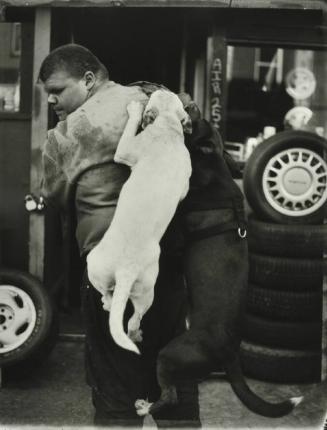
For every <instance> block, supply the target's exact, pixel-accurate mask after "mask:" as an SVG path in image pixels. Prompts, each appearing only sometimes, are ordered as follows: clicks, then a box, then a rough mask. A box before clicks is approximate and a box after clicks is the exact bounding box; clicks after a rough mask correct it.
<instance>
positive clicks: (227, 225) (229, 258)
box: [135, 120, 301, 417]
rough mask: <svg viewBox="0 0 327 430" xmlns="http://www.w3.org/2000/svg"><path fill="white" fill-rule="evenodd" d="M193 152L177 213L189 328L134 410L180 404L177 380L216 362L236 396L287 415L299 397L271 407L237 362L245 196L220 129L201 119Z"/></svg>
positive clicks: (168, 350) (164, 356) (165, 354)
mask: <svg viewBox="0 0 327 430" xmlns="http://www.w3.org/2000/svg"><path fill="white" fill-rule="evenodd" d="M186 144H187V146H188V149H189V151H190V153H191V157H192V167H193V173H192V177H191V184H190V185H191V187H190V191H189V194H188V196H187V197H186V199H185V201H184V204H183V207H182V209H181V210H182V211H183V214H184V215H183V217H184V225H185V226H186V233H187V238H188V242H187V247H186V252H185V262H184V265H185V278H186V284H187V288H188V293H189V308H190V309H189V320H190V328H189V330H188V331H186V332H185V333H183V334H182V335H181V336H179V337H177V338H175V339H174V340H172V341H171V342H170V343H169V344H168V345H167V346H166V347H165V348H164V349H162V350H161V351H160V354H159V357H158V362H157V378H158V382H159V385H160V388H161V397H160V398H159V400H158V401H157V402H155V403H153V404H149V403H146V402H145V401H143V400H139V401H137V402H136V404H135V406H136V409H137V412H138V413H139V415H145V414H146V413H150V414H153V413H156V412H158V411H159V410H161V409H162V408H164V407H167V406H169V405H173V404H176V403H177V402H178V399H177V393H176V387H175V381H176V379H177V378H179V377H187V376H188V375H189V376H192V377H194V376H198V377H200V376H202V377H203V376H205V375H207V374H208V373H209V372H210V371H212V370H214V369H215V368H217V364H218V363H219V364H221V365H222V366H223V368H224V370H225V372H226V375H227V377H228V379H229V381H230V383H231V386H232V388H233V390H234V392H235V394H236V395H237V396H238V398H239V399H240V400H241V401H242V402H243V403H244V404H245V405H246V406H247V407H248V408H249V409H250V410H252V411H253V412H256V413H258V414H260V415H264V416H268V417H280V416H283V415H286V414H288V413H289V412H290V411H291V410H292V409H293V408H294V406H296V405H297V404H298V403H299V402H300V401H301V398H293V399H289V400H286V401H284V402H281V403H277V404H272V403H268V402H266V401H265V400H263V399H261V398H259V397H258V396H257V395H256V394H255V393H253V392H252V391H251V390H250V388H249V387H248V385H247V384H246V381H245V379H244V377H243V374H242V371H241V366H240V362H239V346H240V341H241V327H242V317H243V314H244V307H245V302H246V293H247V273H248V253H247V241H246V239H245V235H246V230H245V228H244V227H245V223H244V213H243V196H242V194H241V192H240V190H239V188H238V187H237V185H236V184H235V182H234V180H233V179H232V175H231V173H230V167H231V166H229V167H228V165H227V163H231V160H228V159H227V163H226V157H225V156H224V154H223V146H222V144H221V140H220V138H219V135H218V133H216V132H215V131H214V129H213V128H212V127H211V126H210V125H209V123H207V122H206V121H205V120H200V121H197V122H196V123H195V129H193V134H192V136H191V138H190V139H189V140H188V141H187V142H186Z"/></svg>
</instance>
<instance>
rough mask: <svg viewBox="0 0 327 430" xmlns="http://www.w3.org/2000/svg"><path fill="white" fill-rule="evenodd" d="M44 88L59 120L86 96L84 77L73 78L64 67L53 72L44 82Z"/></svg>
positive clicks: (81, 102) (73, 109)
mask: <svg viewBox="0 0 327 430" xmlns="http://www.w3.org/2000/svg"><path fill="white" fill-rule="evenodd" d="M44 89H45V91H46V92H47V93H48V103H49V104H50V105H51V106H52V108H53V109H54V111H55V112H56V114H57V116H58V118H59V120H60V121H62V120H64V119H66V117H67V115H68V114H69V113H71V112H74V111H75V110H76V109H77V108H78V107H80V106H81V105H82V104H83V103H84V102H85V100H86V99H87V96H88V88H87V85H86V79H85V77H83V78H82V79H78V78H74V77H72V76H71V75H70V74H69V72H67V71H66V70H64V69H62V70H57V71H55V72H53V73H52V74H51V75H50V76H49V78H48V79H47V80H46V81H45V82H44Z"/></svg>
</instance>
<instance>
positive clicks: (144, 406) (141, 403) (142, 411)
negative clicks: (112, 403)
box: [135, 399, 152, 417]
mask: <svg viewBox="0 0 327 430" xmlns="http://www.w3.org/2000/svg"><path fill="white" fill-rule="evenodd" d="M151 406H152V403H149V402H147V401H146V400H142V399H139V400H136V402H135V409H136V413H137V415H139V416H140V417H144V416H145V415H148V414H149V411H150V407H151Z"/></svg>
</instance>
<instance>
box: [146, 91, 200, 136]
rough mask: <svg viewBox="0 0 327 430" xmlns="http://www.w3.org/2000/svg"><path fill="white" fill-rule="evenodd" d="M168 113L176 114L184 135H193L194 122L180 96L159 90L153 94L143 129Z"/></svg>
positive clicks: (147, 106)
mask: <svg viewBox="0 0 327 430" xmlns="http://www.w3.org/2000/svg"><path fill="white" fill-rule="evenodd" d="M164 112H168V113H174V114H175V115H176V116H177V118H178V119H179V120H180V121H181V123H182V126H183V130H184V133H188V134H191V133H192V121H191V118H190V116H189V115H188V113H187V112H186V111H185V110H184V107H183V103H182V102H181V100H180V99H179V98H178V96H177V95H176V94H174V93H172V92H171V91H166V90H157V91H154V92H153V93H152V94H151V97H150V99H149V101H148V104H147V105H146V107H145V109H144V113H143V121H142V127H143V128H145V127H146V126H147V125H148V124H151V123H152V122H153V121H154V120H155V119H156V117H157V116H158V115H160V114H162V113H164Z"/></svg>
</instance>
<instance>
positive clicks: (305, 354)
mask: <svg viewBox="0 0 327 430" xmlns="http://www.w3.org/2000/svg"><path fill="white" fill-rule="evenodd" d="M240 358H241V363H242V368H243V371H244V374H245V375H246V376H249V377H252V378H254V379H259V380H262V381H268V382H276V383H288V384H302V383H314V382H320V372H321V352H320V351H293V350H288V349H272V348H266V347H262V346H260V345H256V344H252V343H249V342H242V344H241V349H240Z"/></svg>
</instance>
